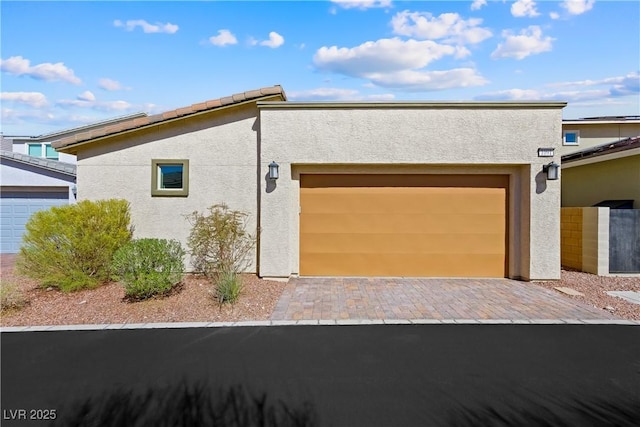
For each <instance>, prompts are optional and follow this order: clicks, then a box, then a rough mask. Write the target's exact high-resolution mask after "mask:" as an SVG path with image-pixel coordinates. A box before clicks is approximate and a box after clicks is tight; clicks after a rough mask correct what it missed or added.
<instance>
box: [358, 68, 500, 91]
mask: <svg viewBox="0 0 640 427" xmlns="http://www.w3.org/2000/svg"><path fill="white" fill-rule="evenodd" d="M367 78H368V79H370V80H371V81H372V82H373V83H375V84H376V85H378V86H382V87H388V88H396V89H403V90H408V91H434V90H444V89H454V88H461V87H472V86H482V85H484V84H486V83H488V81H487V80H486V79H485V78H484V77H482V76H481V75H479V74H478V73H477V72H476V70H474V69H472V68H455V69H452V70H443V71H422V70H402V71H397V72H392V73H371V74H368V75H367Z"/></svg>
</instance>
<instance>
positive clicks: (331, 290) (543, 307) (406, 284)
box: [271, 277, 617, 320]
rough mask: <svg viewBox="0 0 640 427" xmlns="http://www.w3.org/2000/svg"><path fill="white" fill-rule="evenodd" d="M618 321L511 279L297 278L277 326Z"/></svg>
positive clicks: (283, 299) (289, 286)
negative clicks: (353, 322)
mask: <svg viewBox="0 0 640 427" xmlns="http://www.w3.org/2000/svg"><path fill="white" fill-rule="evenodd" d="M340 319H345V320H346V319H371V320H392V319H440V320H442V319H485V320H490V319H508V320H534V319H617V317H615V316H613V315H611V314H609V313H607V312H605V311H604V310H599V309H597V308H595V307H590V306H588V305H586V304H582V303H579V302H576V301H572V300H570V299H568V298H565V297H563V296H562V295H560V294H557V293H554V292H553V291H550V290H548V289H545V288H543V287H541V286H537V285H536V284H534V283H528V282H520V281H516V280H510V279H432V278H348V277H347V278H326V277H322V278H313V277H304V278H292V279H291V280H290V281H289V283H288V284H287V287H286V288H285V290H284V292H283V294H282V297H281V298H280V300H279V301H278V304H277V305H276V308H275V310H274V312H273V315H272V317H271V320H340Z"/></svg>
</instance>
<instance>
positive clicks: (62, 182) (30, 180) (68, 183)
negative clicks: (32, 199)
mask: <svg viewBox="0 0 640 427" xmlns="http://www.w3.org/2000/svg"><path fill="white" fill-rule="evenodd" d="M74 181H75V178H74V177H72V176H68V175H65V174H61V173H57V172H53V171H51V172H49V171H43V170H41V169H37V168H35V167H33V166H29V165H23V164H18V163H16V162H13V161H10V160H5V159H2V164H1V165H0V184H1V185H2V188H3V189H7V188H11V189H12V190H14V191H19V190H23V191H31V190H33V191H35V190H42V189H43V188H45V187H49V188H50V187H59V188H61V189H62V188H67V192H68V194H69V203H75V197H74V195H73V191H72V188H73V186H74Z"/></svg>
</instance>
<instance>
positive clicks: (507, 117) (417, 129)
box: [260, 104, 561, 280]
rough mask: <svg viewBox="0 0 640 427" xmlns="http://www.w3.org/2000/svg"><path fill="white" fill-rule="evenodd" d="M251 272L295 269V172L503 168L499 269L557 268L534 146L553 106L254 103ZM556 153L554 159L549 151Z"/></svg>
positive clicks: (556, 196)
mask: <svg viewBox="0 0 640 427" xmlns="http://www.w3.org/2000/svg"><path fill="white" fill-rule="evenodd" d="M260 122H261V133H260V151H261V169H262V171H263V173H266V170H267V164H268V163H269V162H271V161H272V160H275V161H276V162H278V163H279V164H280V171H281V176H280V179H279V180H278V181H277V182H276V184H275V187H274V186H273V184H270V183H269V182H268V181H267V180H261V196H260V197H261V206H262V207H261V219H260V221H261V228H262V234H261V244H260V257H261V258H260V259H261V266H260V274H261V275H264V276H288V275H290V274H292V273H298V270H299V265H298V261H299V252H298V242H299V235H298V233H299V232H298V229H299V222H298V210H299V180H298V179H299V174H300V173H303V172H307V173H311V172H309V171H312V173H329V172H331V173H336V170H338V171H340V172H341V173H342V172H345V173H371V172H370V171H372V170H374V171H375V173H447V174H458V173H487V174H508V175H509V177H510V187H509V188H510V197H511V198H510V214H509V218H510V230H509V233H510V238H509V242H510V248H509V250H510V253H509V260H510V262H509V264H510V266H509V276H510V277H521V278H525V279H532V280H533V279H557V278H559V277H560V184H559V181H546V180H545V176H544V174H543V173H542V172H541V171H542V166H543V165H544V164H546V163H548V162H549V161H550V160H551V159H549V158H538V157H537V148H538V147H557V146H558V144H559V143H560V135H561V109H560V108H559V107H557V106H555V107H549V108H539V107H538V108H535V107H533V108H511V109H510V108H491V107H469V108H463V107H453V108H436V107H433V108H429V107H425V108H401V107H394V106H393V105H385V106H377V107H376V108H355V107H354V108H341V107H336V106H327V107H325V108H320V107H317V106H316V107H313V108H307V107H305V106H299V107H297V106H295V105H288V106H287V107H286V108H282V107H279V106H277V105H268V104H263V105H261V106H260ZM556 161H558V158H556Z"/></svg>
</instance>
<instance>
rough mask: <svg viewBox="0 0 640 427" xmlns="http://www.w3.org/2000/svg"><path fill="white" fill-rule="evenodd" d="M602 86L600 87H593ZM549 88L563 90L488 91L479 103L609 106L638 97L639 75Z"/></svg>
mask: <svg viewBox="0 0 640 427" xmlns="http://www.w3.org/2000/svg"><path fill="white" fill-rule="evenodd" d="M594 86H602V88H594ZM547 87H549V88H561V89H562V90H558V91H554V90H546V89H543V90H538V89H508V90H502V91H496V92H489V93H486V94H483V95H481V96H478V97H477V98H476V99H479V100H515V101H518V100H541V101H567V102H571V103H575V102H580V103H582V104H584V103H586V102H588V101H600V102H602V103H611V102H613V99H615V98H621V97H625V96H635V98H636V103H637V102H638V100H637V98H638V96H639V95H640V73H638V72H633V73H629V74H627V75H624V76H616V77H608V78H604V79H599V80H579V81H574V82H558V83H551V84H548V85H547Z"/></svg>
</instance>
